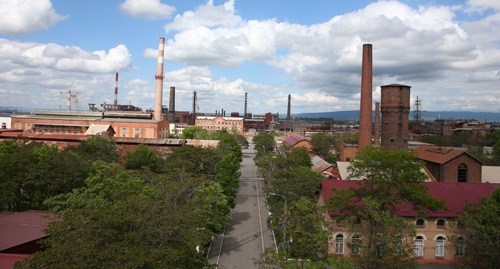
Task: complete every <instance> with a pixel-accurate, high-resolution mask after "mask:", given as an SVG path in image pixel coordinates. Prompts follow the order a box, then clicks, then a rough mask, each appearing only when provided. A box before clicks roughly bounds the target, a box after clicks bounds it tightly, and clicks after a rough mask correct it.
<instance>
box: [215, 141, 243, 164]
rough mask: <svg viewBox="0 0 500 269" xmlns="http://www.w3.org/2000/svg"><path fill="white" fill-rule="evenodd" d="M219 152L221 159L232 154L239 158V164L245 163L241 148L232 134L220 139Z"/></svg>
mask: <svg viewBox="0 0 500 269" xmlns="http://www.w3.org/2000/svg"><path fill="white" fill-rule="evenodd" d="M217 152H218V154H219V156H221V158H222V157H223V156H225V155H227V154H230V153H232V154H233V155H234V156H235V157H236V158H237V160H238V164H239V163H241V161H243V153H242V151H241V146H240V145H239V144H238V142H237V141H236V138H235V137H234V135H232V134H225V135H223V136H222V137H221V138H220V141H219V144H218V145H217Z"/></svg>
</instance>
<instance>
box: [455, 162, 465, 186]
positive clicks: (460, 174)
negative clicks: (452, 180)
mask: <svg viewBox="0 0 500 269" xmlns="http://www.w3.org/2000/svg"><path fill="white" fill-rule="evenodd" d="M457 174H458V176H457V177H458V182H467V165H466V164H464V163H461V164H460V165H459V166H458V171H457Z"/></svg>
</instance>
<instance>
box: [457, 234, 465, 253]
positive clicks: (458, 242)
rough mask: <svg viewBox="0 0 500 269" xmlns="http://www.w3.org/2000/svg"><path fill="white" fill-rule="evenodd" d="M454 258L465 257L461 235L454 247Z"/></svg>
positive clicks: (463, 239) (463, 240) (463, 241)
mask: <svg viewBox="0 0 500 269" xmlns="http://www.w3.org/2000/svg"><path fill="white" fill-rule="evenodd" d="M455 256H457V257H464V256H465V238H464V237H463V236H461V235H460V236H458V237H457V244H456V246H455Z"/></svg>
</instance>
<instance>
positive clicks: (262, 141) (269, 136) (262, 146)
mask: <svg viewBox="0 0 500 269" xmlns="http://www.w3.org/2000/svg"><path fill="white" fill-rule="evenodd" d="M275 136H276V134H275V133H259V134H257V135H256V136H254V137H253V143H254V144H255V149H256V150H258V151H259V154H260V152H261V151H266V152H272V151H273V150H274V144H275V143H274V137H275Z"/></svg>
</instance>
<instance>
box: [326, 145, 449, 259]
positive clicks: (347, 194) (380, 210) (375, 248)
mask: <svg viewBox="0 0 500 269" xmlns="http://www.w3.org/2000/svg"><path fill="white" fill-rule="evenodd" d="M422 166H423V163H422V162H420V161H418V160H417V159H416V158H415V157H414V156H413V155H412V154H411V153H410V152H408V151H403V150H392V151H390V150H385V149H383V148H375V147H365V148H363V149H362V150H360V151H359V152H358V154H357V155H356V158H355V160H354V161H353V162H352V163H351V165H350V166H349V168H348V172H349V177H350V178H362V179H363V180H360V181H357V187H353V188H349V189H346V190H342V189H337V190H335V195H334V196H333V197H332V198H331V200H330V201H329V211H330V212H350V214H349V215H341V216H340V217H338V221H345V222H347V223H346V225H348V227H352V232H355V233H359V234H360V237H361V238H363V240H361V245H360V246H359V247H360V248H361V251H360V257H361V261H362V262H361V267H362V268H414V267H416V261H415V259H413V256H412V255H411V253H412V248H411V244H409V243H408V244H400V243H399V242H401V241H402V240H403V239H404V238H411V237H412V236H413V235H414V234H415V227H414V226H413V225H409V224H407V221H406V220H405V219H403V218H402V217H399V216H396V215H395V214H393V213H392V210H393V209H394V208H395V207H397V206H398V205H402V204H406V205H411V207H412V209H413V210H414V211H415V212H418V213H419V214H421V215H425V212H427V211H428V210H438V209H442V208H444V203H443V201H440V200H437V199H435V198H433V197H432V196H430V195H428V194H427V188H426V186H425V185H424V184H422V182H423V181H424V180H425V175H424V174H423V173H422V172H421V168H422ZM354 223H359V224H361V225H359V227H362V228H359V229H358V228H356V226H355V225H353V224H354ZM405 223H406V224H405ZM357 247H358V246H357Z"/></svg>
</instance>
